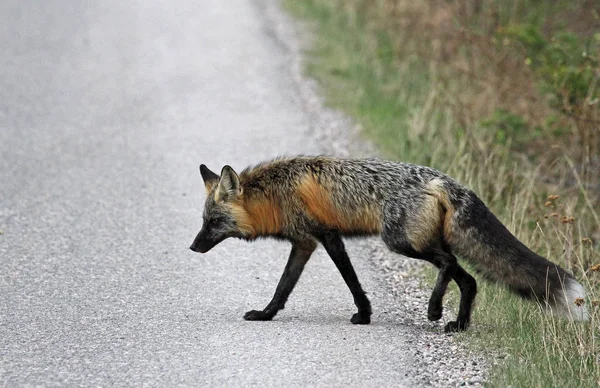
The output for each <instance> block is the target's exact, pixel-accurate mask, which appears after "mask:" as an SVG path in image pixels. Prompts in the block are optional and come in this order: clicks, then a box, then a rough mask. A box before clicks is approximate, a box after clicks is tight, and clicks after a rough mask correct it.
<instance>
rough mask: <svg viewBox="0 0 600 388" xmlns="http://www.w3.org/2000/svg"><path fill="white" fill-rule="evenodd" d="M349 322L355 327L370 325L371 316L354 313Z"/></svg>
mask: <svg viewBox="0 0 600 388" xmlns="http://www.w3.org/2000/svg"><path fill="white" fill-rule="evenodd" d="M350 322H352V323H353V324H355V325H368V324H369V323H371V315H368V314H361V313H356V314H354V315H353V316H352V318H350Z"/></svg>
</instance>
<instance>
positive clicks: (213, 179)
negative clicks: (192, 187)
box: [200, 164, 220, 191]
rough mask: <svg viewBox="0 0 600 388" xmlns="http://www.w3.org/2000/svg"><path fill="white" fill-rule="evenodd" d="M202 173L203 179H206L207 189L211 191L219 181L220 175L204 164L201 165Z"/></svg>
mask: <svg viewBox="0 0 600 388" xmlns="http://www.w3.org/2000/svg"><path fill="white" fill-rule="evenodd" d="M200 175H202V179H203V180H204V186H205V187H206V191H210V190H211V189H212V188H213V186H214V185H216V184H217V183H219V179H220V178H219V176H218V175H217V174H215V173H214V172H212V171H210V170H209V169H208V167H206V166H205V165H204V164H201V165H200Z"/></svg>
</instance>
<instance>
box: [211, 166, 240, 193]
mask: <svg viewBox="0 0 600 388" xmlns="http://www.w3.org/2000/svg"><path fill="white" fill-rule="evenodd" d="M240 195H242V186H240V178H239V177H238V175H237V174H236V173H235V171H233V168H231V167H230V166H225V167H223V169H222V170H221V179H220V180H219V186H217V192H216V193H215V199H216V200H217V201H232V200H234V199H236V198H238V197H239V196H240Z"/></svg>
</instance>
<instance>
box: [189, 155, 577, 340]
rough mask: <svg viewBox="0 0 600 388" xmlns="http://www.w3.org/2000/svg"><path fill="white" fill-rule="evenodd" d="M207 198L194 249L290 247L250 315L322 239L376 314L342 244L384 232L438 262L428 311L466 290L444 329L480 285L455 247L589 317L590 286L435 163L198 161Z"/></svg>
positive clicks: (519, 286)
mask: <svg viewBox="0 0 600 388" xmlns="http://www.w3.org/2000/svg"><path fill="white" fill-rule="evenodd" d="M200 172H201V175H202V177H203V179H204V182H205V186H206V190H207V199H206V203H205V207H204V220H203V226H202V230H201V231H200V232H199V233H198V236H197V237H196V239H195V241H194V243H193V244H192V246H191V249H192V250H194V251H197V252H207V251H208V250H210V249H211V248H212V247H213V246H215V245H216V244H218V243H219V242H221V241H223V240H224V239H226V238H228V237H238V238H243V239H247V240H253V239H256V238H259V237H275V238H279V239H285V240H288V241H290V242H291V243H292V251H291V253H290V257H289V259H288V263H287V265H286V267H285V270H284V273H283V275H282V277H281V280H280V282H279V284H278V286H277V289H276V292H275V295H274V297H273V299H272V300H271V302H270V303H269V304H268V305H267V306H266V307H265V308H264V309H263V310H253V311H249V312H248V313H246V315H245V316H244V318H245V319H247V320H270V319H272V318H273V317H274V316H275V314H276V313H277V311H278V310H280V309H283V308H284V305H285V302H286V301H287V298H288V296H289V294H290V293H291V291H292V289H293V288H294V286H295V284H296V282H297V281H298V278H299V277H300V274H301V273H302V270H303V268H304V265H305V264H306V262H307V261H308V260H309V258H310V256H311V254H312V252H313V251H314V250H315V248H316V246H317V244H318V243H321V244H323V246H324V247H325V249H326V251H327V253H328V254H329V255H330V256H331V258H332V259H333V261H334V263H335V265H336V266H337V268H338V269H339V271H340V273H341V275H342V277H343V278H344V280H345V282H346V284H347V285H348V287H349V288H350V291H351V292H352V295H353V297H354V302H355V304H356V306H357V308H358V312H357V313H356V314H354V316H353V317H352V319H351V321H352V323H358V324H367V323H369V322H370V316H371V305H370V302H369V300H368V299H367V297H366V295H365V292H364V291H363V289H362V287H361V285H360V283H359V281H358V278H357V276H356V273H355V272H354V269H353V267H352V264H351V263H350V259H349V258H348V254H347V253H346V251H345V248H344V243H343V241H342V237H354V236H368V235H380V236H381V238H382V239H383V241H384V242H385V244H386V245H387V247H388V248H389V249H390V250H392V251H393V252H396V253H399V254H403V255H406V256H409V257H413V258H417V259H422V260H426V261H428V262H430V263H432V264H434V265H435V266H436V267H437V268H438V269H439V274H438V279H437V282H436V285H435V287H434V290H433V292H432V295H431V298H430V300H429V308H428V318H429V319H430V320H438V319H440V318H441V316H442V299H443V297H444V294H445V292H446V287H447V285H448V283H449V282H450V280H454V281H455V282H456V283H457V284H458V286H459V288H460V291H461V300H460V306H459V312H458V316H457V320H456V321H453V322H449V323H448V324H447V326H446V331H461V330H465V329H466V328H467V327H468V325H469V322H470V317H471V309H472V305H473V301H474V299H475V294H476V292H477V286H476V282H475V279H474V278H473V277H472V276H471V275H469V274H468V273H467V272H466V271H465V270H464V269H463V268H462V267H461V266H460V265H459V264H458V262H457V259H456V256H455V254H457V255H459V256H461V257H463V258H464V259H466V260H468V261H469V262H471V263H472V264H473V265H474V266H475V268H476V269H477V270H478V271H479V272H481V273H482V274H483V275H484V277H485V278H487V279H489V280H492V281H497V282H500V283H502V284H505V285H506V286H508V288H509V289H511V290H512V291H514V292H516V293H517V294H518V295H520V296H522V297H525V298H529V299H536V300H538V301H541V302H545V303H546V305H547V306H548V307H550V308H551V309H557V310H561V311H563V312H567V313H570V314H572V315H573V316H574V317H575V318H580V319H585V318H586V314H587V313H586V311H585V309H584V308H583V307H577V306H576V305H575V304H574V300H575V299H576V298H581V297H584V296H585V291H584V290H583V288H582V287H581V285H580V284H579V283H577V282H576V281H575V279H574V278H573V277H572V276H571V275H570V274H568V273H567V272H566V271H564V270H563V269H562V268H560V267H559V266H557V265H555V264H553V263H551V262H549V261H548V260H546V259H544V258H543V257H541V256H538V255H537V254H535V253H533V252H532V251H531V250H529V249H528V248H527V247H525V245H523V244H522V243H521V242H520V241H519V240H517V239H516V238H515V237H514V236H513V235H512V234H511V233H510V232H509V231H508V230H507V229H506V228H505V227H504V225H502V224H501V223H500V221H498V219H497V218H496V217H495V216H494V215H493V214H492V213H491V212H490V211H489V210H488V209H487V207H486V206H485V205H484V204H483V202H482V201H481V200H480V199H479V198H477V196H476V195H475V194H474V193H473V192H472V191H470V190H469V189H467V188H465V187H463V186H461V185H460V184H458V183H457V182H456V181H454V180H453V179H452V178H450V177H449V176H447V175H445V174H443V173H441V172H439V171H437V170H434V169H432V168H429V167H424V166H418V165H413V164H407V163H395V162H388V161H383V160H377V159H362V160H353V159H337V158H331V157H294V158H281V159H275V160H272V161H269V162H265V163H261V164H258V165H256V166H253V167H249V168H247V169H245V170H244V171H242V172H241V173H240V174H239V176H238V175H237V174H236V173H235V172H234V171H233V169H232V168H231V167H229V166H225V167H224V168H223V170H222V171H221V175H220V176H219V175H217V174H215V173H214V172H212V171H210V170H209V169H208V168H207V167H206V166H204V165H201V166H200Z"/></svg>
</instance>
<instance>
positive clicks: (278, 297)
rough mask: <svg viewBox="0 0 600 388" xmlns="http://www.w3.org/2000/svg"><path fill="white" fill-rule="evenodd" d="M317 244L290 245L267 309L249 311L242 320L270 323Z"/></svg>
mask: <svg viewBox="0 0 600 388" xmlns="http://www.w3.org/2000/svg"><path fill="white" fill-rule="evenodd" d="M316 247H317V244H316V243H315V242H314V241H303V242H294V243H292V251H291V252H290V257H289V259H288V262H287V264H286V266H285V269H284V271H283V275H281V279H280V280H279V284H277V289H276V290H275V295H273V299H272V300H271V302H269V304H268V305H267V307H265V308H264V309H263V310H251V311H248V312H247V313H246V314H244V319H245V320H247V321H270V320H271V319H273V317H274V316H275V314H277V312H278V311H279V310H282V309H283V308H284V307H285V302H287V299H288V297H289V296H290V293H291V292H292V290H293V289H294V286H295V285H296V283H297V282H298V279H300V275H301V274H302V271H303V270H304V265H305V264H306V263H307V262H308V259H310V256H311V255H312V253H313V252H314V250H315V248H316Z"/></svg>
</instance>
